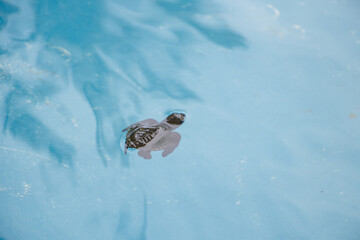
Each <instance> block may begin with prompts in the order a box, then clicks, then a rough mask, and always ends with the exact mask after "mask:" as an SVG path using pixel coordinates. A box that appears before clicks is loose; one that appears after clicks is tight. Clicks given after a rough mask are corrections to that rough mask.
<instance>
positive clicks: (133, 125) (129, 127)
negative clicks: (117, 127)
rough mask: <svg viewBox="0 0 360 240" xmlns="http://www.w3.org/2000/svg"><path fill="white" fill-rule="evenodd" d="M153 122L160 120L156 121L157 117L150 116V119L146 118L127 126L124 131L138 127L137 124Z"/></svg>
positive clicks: (150, 123)
mask: <svg viewBox="0 0 360 240" xmlns="http://www.w3.org/2000/svg"><path fill="white" fill-rule="evenodd" d="M153 124H158V121H156V120H155V119H152V118H149V119H145V120H143V121H140V122H137V123H134V124H132V125H130V126H128V127H127V128H125V129H124V130H122V131H123V132H125V131H127V130H129V129H131V128H134V127H137V126H140V125H145V126H148V125H153Z"/></svg>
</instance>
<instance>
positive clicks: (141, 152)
mask: <svg viewBox="0 0 360 240" xmlns="http://www.w3.org/2000/svg"><path fill="white" fill-rule="evenodd" d="M138 155H139V156H140V157H142V158H144V159H151V151H150V150H139V152H138Z"/></svg>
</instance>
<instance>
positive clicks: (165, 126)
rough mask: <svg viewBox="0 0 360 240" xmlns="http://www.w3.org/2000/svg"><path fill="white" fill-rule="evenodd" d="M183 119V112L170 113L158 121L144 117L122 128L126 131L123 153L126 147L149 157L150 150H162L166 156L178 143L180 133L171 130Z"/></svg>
mask: <svg viewBox="0 0 360 240" xmlns="http://www.w3.org/2000/svg"><path fill="white" fill-rule="evenodd" d="M184 121H185V114H183V113H172V114H170V115H169V116H168V117H167V118H165V119H164V120H163V121H161V122H160V123H158V122H157V121H156V120H154V119H146V120H143V121H140V122H137V123H134V124H132V125H130V126H128V127H127V128H125V129H124V130H123V132H125V131H128V132H127V133H126V140H125V154H126V152H127V149H128V148H136V149H138V150H139V152H138V155H139V156H140V157H143V158H144V159H151V151H162V150H164V151H163V152H162V156H163V157H166V156H167V155H169V154H170V153H172V152H173V151H174V149H175V148H176V147H177V146H178V145H179V142H180V139H181V135H180V134H179V133H177V132H172V131H173V130H175V129H176V128H178V127H179V126H180V125H181V124H183V122H184Z"/></svg>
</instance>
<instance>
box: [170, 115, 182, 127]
mask: <svg viewBox="0 0 360 240" xmlns="http://www.w3.org/2000/svg"><path fill="white" fill-rule="evenodd" d="M184 121H185V114H183V113H172V114H170V115H169V116H168V117H167V118H166V122H167V123H168V124H171V125H175V126H180V125H181V124H183V122H184Z"/></svg>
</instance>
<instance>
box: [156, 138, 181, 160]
mask: <svg viewBox="0 0 360 240" xmlns="http://www.w3.org/2000/svg"><path fill="white" fill-rule="evenodd" d="M180 140H181V135H180V134H179V133H177V132H172V133H171V134H170V136H169V139H168V140H167V145H166V148H165V149H164V151H163V152H162V154H161V155H162V156H163V157H166V156H167V155H169V154H170V153H172V152H173V151H174V150H175V148H176V147H177V146H178V145H179V143H180Z"/></svg>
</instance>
